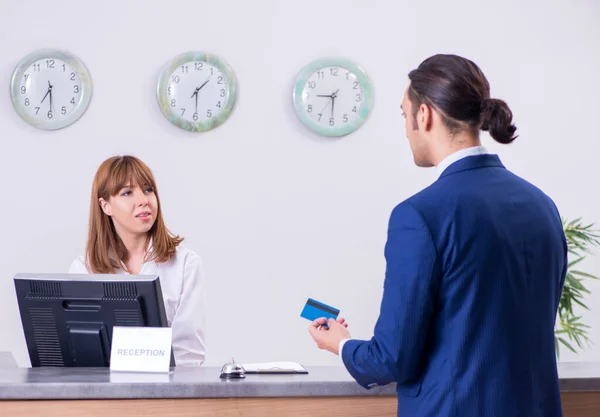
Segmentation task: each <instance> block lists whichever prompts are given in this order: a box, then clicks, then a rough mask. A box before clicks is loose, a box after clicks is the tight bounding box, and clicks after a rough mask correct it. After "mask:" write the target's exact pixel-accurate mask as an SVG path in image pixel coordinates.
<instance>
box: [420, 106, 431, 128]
mask: <svg viewBox="0 0 600 417" xmlns="http://www.w3.org/2000/svg"><path fill="white" fill-rule="evenodd" d="M417 123H418V124H419V129H423V130H424V131H426V132H428V131H430V130H431V127H432V125H433V110H432V108H431V106H429V105H427V104H421V106H420V107H419V114H418V115H417Z"/></svg>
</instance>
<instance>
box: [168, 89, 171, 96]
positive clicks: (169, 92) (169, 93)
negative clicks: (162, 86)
mask: <svg viewBox="0 0 600 417" xmlns="http://www.w3.org/2000/svg"><path fill="white" fill-rule="evenodd" d="M167 94H168V95H171V87H167Z"/></svg>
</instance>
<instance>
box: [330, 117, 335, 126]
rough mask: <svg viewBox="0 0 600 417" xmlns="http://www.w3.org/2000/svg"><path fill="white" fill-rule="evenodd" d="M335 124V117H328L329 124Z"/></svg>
mask: <svg viewBox="0 0 600 417" xmlns="http://www.w3.org/2000/svg"><path fill="white" fill-rule="evenodd" d="M334 124H335V119H334V118H333V117H332V118H331V119H329V126H333V125H334Z"/></svg>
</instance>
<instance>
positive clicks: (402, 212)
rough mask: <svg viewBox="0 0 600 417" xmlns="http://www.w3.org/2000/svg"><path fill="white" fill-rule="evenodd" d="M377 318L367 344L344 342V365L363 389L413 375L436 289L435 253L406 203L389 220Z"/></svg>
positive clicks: (420, 222)
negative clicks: (384, 267) (384, 268)
mask: <svg viewBox="0 0 600 417" xmlns="http://www.w3.org/2000/svg"><path fill="white" fill-rule="evenodd" d="M385 259H386V272H385V281H384V286H383V298H382V301H381V307H380V314H379V318H378V319H377V322H376V324H375V329H374V335H373V337H372V338H371V340H368V341H362V340H355V339H352V340H348V341H347V342H346V343H345V345H344V348H343V351H342V352H340V354H341V356H342V360H343V362H344V365H345V366H346V368H347V369H348V371H349V372H350V374H351V375H352V377H353V378H354V379H355V380H356V381H357V382H358V383H359V384H360V385H361V386H363V387H365V388H371V387H373V386H375V385H385V384H388V383H391V382H396V383H399V384H400V383H403V382H406V381H409V380H410V379H412V378H414V377H415V376H416V375H417V374H418V371H419V365H420V362H421V355H422V352H423V351H424V347H425V343H426V339H427V336H428V331H429V323H430V320H431V317H432V315H433V310H434V303H435V297H436V294H437V288H438V283H439V275H440V272H439V266H438V259H437V251H436V248H435V245H434V242H433V239H432V237H431V234H430V231H429V229H428V227H427V225H426V224H425V222H424V220H423V218H422V216H421V214H420V213H419V212H418V211H417V210H416V208H414V206H412V205H411V204H410V203H408V202H403V203H401V204H400V205H398V206H397V207H396V208H395V209H394V211H393V212H392V215H391V217H390V221H389V226H388V237H387V242H386V245H385Z"/></svg>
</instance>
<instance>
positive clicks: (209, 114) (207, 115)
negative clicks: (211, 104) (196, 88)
mask: <svg viewBox="0 0 600 417" xmlns="http://www.w3.org/2000/svg"><path fill="white" fill-rule="evenodd" d="M206 117H209V118H210V117H212V112H211V111H210V109H208V110H206Z"/></svg>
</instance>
